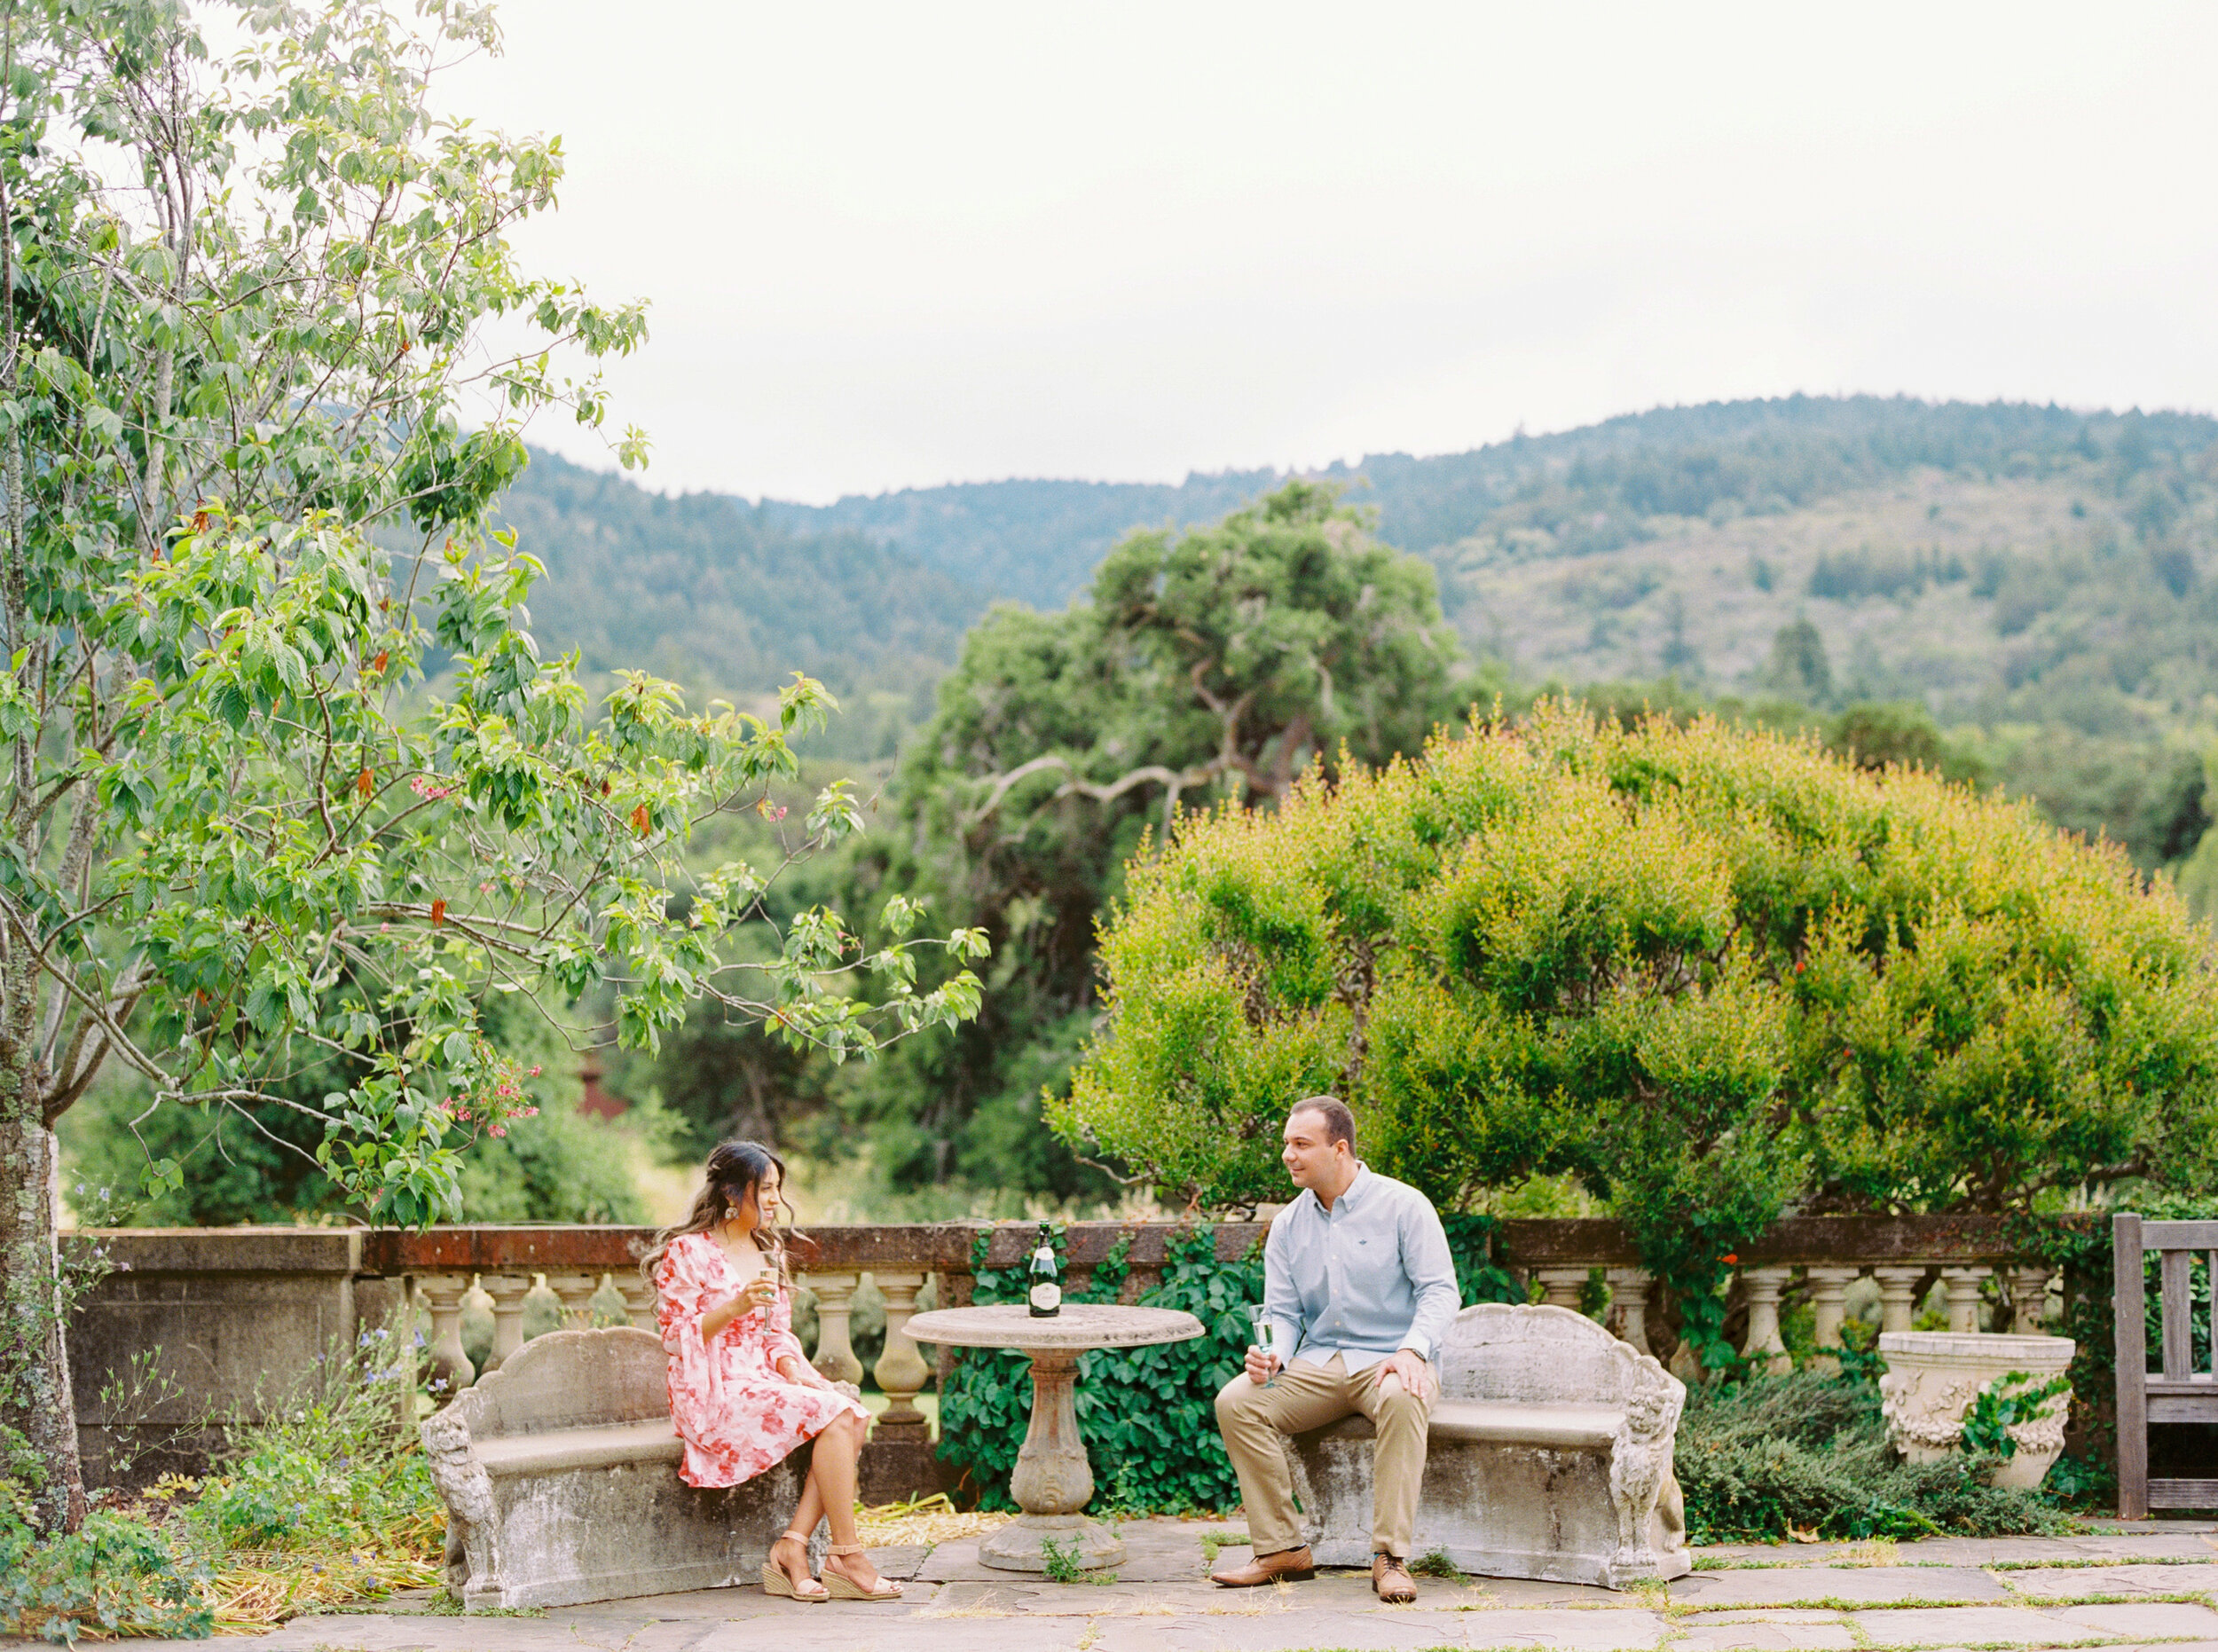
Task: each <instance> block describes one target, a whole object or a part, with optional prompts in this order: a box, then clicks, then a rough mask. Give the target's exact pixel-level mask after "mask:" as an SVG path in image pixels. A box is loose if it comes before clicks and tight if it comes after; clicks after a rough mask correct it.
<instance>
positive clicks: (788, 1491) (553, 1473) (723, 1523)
mask: <svg viewBox="0 0 2218 1652" xmlns="http://www.w3.org/2000/svg"><path fill="white" fill-rule="evenodd" d="M843 1386H844V1385H843ZM420 1432H421V1436H422V1439H423V1444H424V1451H425V1453H426V1455H427V1456H428V1457H429V1460H430V1467H431V1478H432V1483H434V1484H435V1485H436V1486H437V1488H438V1491H439V1496H440V1498H441V1499H443V1500H444V1502H445V1504H446V1509H447V1538H446V1583H447V1589H448V1592H449V1593H452V1595H453V1596H454V1597H455V1599H456V1600H458V1601H460V1602H461V1603H462V1607H463V1609H464V1610H465V1611H472V1610H484V1609H487V1608H492V1607H520V1606H571V1605H576V1604H578V1603H580V1602H582V1601H614V1600H624V1599H627V1598H629V1597H632V1596H634V1595H644V1594H667V1593H677V1592H680V1591H684V1590H690V1589H711V1588H716V1587H719V1586H721V1585H726V1584H730V1583H735V1582H752V1581H754V1579H755V1577H757V1576H758V1575H759V1570H760V1568H761V1565H762V1562H763V1560H764V1559H765V1557H767V1555H768V1554H769V1552H770V1545H771V1543H772V1542H774V1541H775V1539H776V1538H777V1536H778V1534H779V1533H780V1532H781V1531H783V1530H784V1529H785V1520H786V1517H787V1515H788V1514H790V1512H791V1511H792V1508H793V1506H794V1505H795V1503H796V1502H797V1501H798V1499H799V1496H800V1490H801V1483H802V1479H803V1477H804V1476H806V1474H807V1472H808V1460H809V1455H808V1454H809V1448H808V1447H807V1446H806V1445H804V1446H802V1447H801V1448H800V1449H799V1450H798V1451H795V1452H794V1453H793V1455H792V1456H790V1457H789V1458H787V1459H785V1460H784V1461H783V1462H782V1463H779V1464H777V1465H776V1466H775V1467H772V1468H771V1469H769V1470H768V1471H767V1472H766V1473H764V1474H762V1475H758V1476H756V1478H754V1479H752V1480H751V1481H748V1482H747V1483H745V1484H743V1485H738V1486H733V1487H731V1488H729V1489H728V1490H724V1491H703V1490H701V1489H699V1488H696V1487H694V1486H689V1485H688V1484H686V1483H685V1482H684V1481H682V1480H680V1478H679V1477H678V1464H679V1462H680V1458H681V1455H682V1452H683V1449H684V1448H683V1444H682V1443H681V1442H680V1440H679V1438H678V1433H677V1429H676V1428H675V1427H673V1426H672V1422H671V1420H670V1396H669V1388H668V1364H667V1360H666V1357H665V1355H664V1353H663V1347H662V1343H661V1341H659V1340H658V1339H657V1337H656V1336H655V1335H654V1334H653V1333H651V1332H647V1331H641V1330H638V1329H635V1328H634V1327H633V1326H617V1327H616V1328H614V1329H611V1330H602V1331H556V1332H553V1333H549V1334H548V1335H546V1336H541V1337H537V1338H535V1339H533V1340H532V1341H530V1342H527V1343H525V1344H524V1345H523V1348H522V1349H519V1350H518V1351H517V1352H516V1353H515V1354H513V1355H511V1356H510V1357H508V1359H507V1362H506V1363H505V1364H503V1365H501V1366H500V1367H499V1369H498V1370H496V1371H494V1372H492V1373H489V1374H488V1375H487V1376H485V1377H484V1379H482V1380H481V1381H479V1382H477V1383H476V1385H475V1386H474V1387H472V1388H467V1389H465V1390H464V1391H463V1392H462V1393H461V1394H460V1395H458V1396H456V1397H455V1398H454V1400H453V1401H452V1403H451V1404H448V1405H447V1406H445V1407H444V1409H443V1410H440V1411H438V1412H435V1413H433V1414H432V1415H431V1416H429V1417H428V1418H426V1419H425V1420H423V1422H422V1423H421V1425H420ZM820 1541H821V1539H820Z"/></svg>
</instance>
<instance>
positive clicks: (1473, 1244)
mask: <svg viewBox="0 0 2218 1652" xmlns="http://www.w3.org/2000/svg"><path fill="white" fill-rule="evenodd" d="M1440 1224H1441V1226H1442V1227H1443V1228H1445V1229H1447V1231H1448V1251H1449V1254H1450V1255H1452V1256H1453V1257H1454V1258H1455V1259H1456V1291H1457V1294H1459V1295H1460V1296H1461V1297H1462V1299H1463V1305H1464V1306H1465V1307H1466V1308H1468V1307H1470V1306H1472V1304H1474V1303H1475V1302H1523V1301H1525V1299H1526V1293H1525V1287H1524V1286H1522V1285H1520V1284H1519V1283H1518V1282H1517V1276H1516V1275H1515V1274H1514V1273H1512V1272H1511V1271H1510V1270H1508V1269H1507V1268H1506V1267H1505V1266H1503V1259H1504V1256H1505V1254H1506V1247H1505V1246H1504V1242H1503V1229H1502V1219H1501V1218H1500V1217H1499V1216H1489V1215H1476V1214H1475V1213H1473V1212H1471V1211H1467V1210H1451V1211H1449V1212H1447V1213H1446V1214H1444V1215H1442V1217H1441V1218H1440Z"/></svg>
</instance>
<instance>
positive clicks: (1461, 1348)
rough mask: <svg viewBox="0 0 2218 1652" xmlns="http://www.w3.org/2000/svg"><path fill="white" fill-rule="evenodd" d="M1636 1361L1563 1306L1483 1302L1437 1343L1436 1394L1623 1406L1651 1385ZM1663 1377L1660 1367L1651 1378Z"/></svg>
mask: <svg viewBox="0 0 2218 1652" xmlns="http://www.w3.org/2000/svg"><path fill="white" fill-rule="evenodd" d="M1641 1358H1642V1356H1640V1354H1638V1353H1637V1352H1635V1350H1634V1349H1632V1346H1631V1345H1630V1344H1628V1343H1625V1342H1621V1341H1618V1340H1617V1339H1616V1337H1614V1336H1612V1335H1611V1334H1610V1333H1608V1331H1607V1330H1605V1329H1604V1328H1603V1327H1602V1326H1599V1325H1597V1324H1595V1323H1594V1321H1593V1320H1592V1319H1589V1318H1586V1317H1585V1315H1584V1314H1577V1313H1573V1312H1572V1311H1571V1310H1569V1309H1568V1308H1549V1307H1524V1306H1519V1305H1514V1304H1511V1303H1507V1302H1481V1303H1479V1304H1478V1305H1477V1306H1476V1307H1473V1308H1467V1309H1465V1310H1463V1311H1462V1312H1461V1313H1459V1314H1458V1315H1457V1316H1456V1318H1455V1323H1454V1324H1453V1325H1451V1326H1449V1328H1448V1334H1447V1336H1446V1337H1445V1338H1443V1341H1442V1343H1441V1349H1440V1358H1439V1363H1440V1390H1441V1394H1442V1396H1443V1398H1447V1399H1459V1400H1523V1401H1526V1402H1528V1403H1530V1404H1599V1405H1623V1404H1626V1403H1627V1402H1628V1401H1630V1400H1631V1399H1632V1396H1633V1394H1634V1393H1635V1391H1636V1390H1638V1389H1639V1388H1643V1387H1646V1386H1648V1382H1644V1381H1642V1378H1643V1374H1644V1373H1642V1371H1641V1369H1640V1361H1641ZM1648 1364H1649V1365H1651V1366H1653V1365H1655V1364H1656V1362H1655V1361H1654V1360H1653V1359H1650V1360H1649V1361H1648ZM1664 1374H1665V1373H1664V1372H1663V1371H1662V1370H1661V1368H1658V1369H1656V1371H1655V1373H1653V1375H1652V1376H1650V1377H1649V1379H1648V1381H1649V1382H1652V1381H1654V1378H1655V1377H1661V1376H1664ZM1666 1380H1668V1379H1666Z"/></svg>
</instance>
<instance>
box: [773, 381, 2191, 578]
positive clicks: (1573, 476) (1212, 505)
mask: <svg viewBox="0 0 2218 1652" xmlns="http://www.w3.org/2000/svg"><path fill="white" fill-rule="evenodd" d="M2214 443H2218V421H2214V420H2212V419H2210V418H2207V417H2205V416H2203V415H2201V414H2194V413H2150V414H2141V413H2124V414H2114V413H2091V414H2090V413H2078V412H2074V411H2073V410H2072V409H2070V408H2064V407H2057V406H2045V407H2042V406H2034V405H2029V404H2025V403H2004V402H1994V403H1987V404H1984V405H1975V404H1971V403H1966V402H1942V403H1933V402H1922V401H1915V400H1912V399H1910V398H1908V397H1876V396H1852V397H1812V396H1789V397H1781V398H1778V399H1775V400H1769V401H1740V402H1712V403H1709V404H1707V405H1703V406H1699V407H1660V408H1656V409H1654V410H1653V411H1651V412H1648V413H1628V414H1626V415H1624V417H1622V418H1617V419H1610V420H1606V421H1603V422H1602V423H1601V424H1594V425H1588V426H1585V428H1583V429H1577V430H1569V431H1565V432H1563V433H1561V434H1560V435H1555V436H1542V437H1525V436H1519V437H1513V438H1512V439H1511V440H1509V441H1506V442H1498V443H1495V444H1492V445H1490V446H1487V447H1482V448H1476V449H1475V450H1473V451H1472V452H1467V453H1450V454H1442V455H1438V456H1435V457H1432V458H1424V459H1419V458H1413V457H1412V456H1411V455H1409V454H1407V453H1373V454H1370V455H1368V456H1366V457H1365V458H1364V459H1363V460H1360V461H1358V462H1357V463H1355V464H1352V465H1350V464H1336V465H1333V466H1332V467H1331V468H1329V469H1327V470H1325V471H1324V472H1322V473H1321V475H1322V476H1324V477H1325V478H1326V479H1329V480H1336V481H1342V482H1346V483H1348V484H1350V488H1351V494H1350V497H1351V499H1352V500H1353V501H1354V502H1356V503H1358V504H1365V505H1369V506H1371V507H1373V508H1374V509H1375V510H1376V511H1377V513H1378V518H1379V537H1380V539H1384V540H1385V541H1386V542H1387V543H1388V544H1389V545H1395V546H1398V547H1401V548H1402V549H1404V550H1409V551H1417V552H1420V553H1421V552H1429V551H1433V550H1435V549H1436V548H1437V547H1444V546H1448V545H1452V544H1454V543H1455V542H1457V541H1459V540H1461V539H1467V538H1469V537H1470V536H1472V535H1474V534H1477V533H1481V532H1488V531H1502V530H1504V529H1514V528H1523V529H1526V530H1529V531H1536V530H1537V531H1539V532H1542V533H1545V534H1546V535H1547V536H1548V537H1549V539H1550V540H1551V541H1552V548H1553V549H1555V550H1558V551H1560V552H1562V553H1566V554H1570V555H1577V554H1580V553H1583V552H1593V551H1602V550H1612V549H1615V548H1616V547H1619V546H1623V545H1625V544H1628V543H1631V542H1632V541H1633V540H1635V539H1639V538H1640V537H1642V535H1643V534H1644V533H1645V532H1646V531H1647V530H1646V527H1645V525H1644V524H1645V523H1646V522H1647V520H1648V518H1650V517H1654V516H1658V515H1669V516H1711V515H1715V514H1716V513H1718V512H1719V511H1721V510H1722V511H1727V512H1731V513H1734V514H1753V513H1763V512H1779V511H1786V510H1791V509H1795V508H1797V507H1801V506H1805V505H1807V504H1809V503H1811V502H1812V501H1813V500H1819V499H1822V498H1824V497H1826V496H1828V495H1829V494H1834V493H1839V492H1846V491H1849V490H1852V489H1854V488H1859V487H1868V486H1871V485H1874V484H1877V483H1881V482H1884V481H1886V480H1888V479H1890V478H1892V477H1895V476H1900V475H1901V474H1903V473H1904V472H1906V471H1907V470H1910V469H1912V468H1916V467H1919V466H1933V467H1937V468H1941V469H1946V470H1962V469H1969V470H1971V471H1974V472H1978V473H1979V474H1982V475H1986V476H2004V475H2010V474H2022V473H2032V472H2038V471H2040V470H2041V469H2042V468H2045V467H2048V466H2051V465H2057V464H2062V463H2065V462H2070V461H2072V460H2085V459H2088V458H2093V457H2097V456H2111V455H2114V456H2116V457H2117V458H2118V459H2119V460H2120V461H2121V462H2123V463H2125V464H2127V465H2128V466H2130V467H2132V468H2135V470H2138V469H2141V468H2147V467H2149V466H2151V465H2152V464H2158V465H2160V464H2162V463H2163V462H2165V461H2167V460H2171V461H2174V462H2176V461H2177V460H2180V459H2181V458H2183V457H2184V456H2187V455H2190V454H2198V453H2201V452H2204V451H2206V450H2207V449H2209V448H2210V447H2211V446H2212V444H2214ZM1277 480H1278V475H1277V473H1274V472H1271V471H1268V470H1260V471H1247V472H1241V471H1227V472H1222V473H1219V474H1217V475H1214V476H1199V475H1197V476H1189V477H1187V479H1186V480H1185V481H1184V483H1183V484H1179V485H1178V486H1176V487H1171V486H1168V485H1154V484H1115V483H1100V482H1040V481H1033V482H985V483H964V484H954V485H950V486H947V487H936V488H909V489H904V490H902V491H901V492H893V493H882V494H875V495H870V496H868V497H865V496H862V495H853V496H850V497H849V498H846V499H843V500H839V501H838V503H836V504H832V505H825V506H806V505H792V504H787V503H784V502H782V501H779V500H765V501H763V503H762V504H761V505H760V506H759V507H757V510H756V513H755V514H756V515H757V517H758V519H759V520H761V521H763V522H765V523H775V524H776V525H778V526H781V527H783V528H786V529H789V530H790V531H797V532H819V533H821V532H828V531H837V530H851V531H855V532H859V533H863V534H867V535H869V536H870V537H871V538H873V539H878V540H880V541H882V542H883V543H885V544H887V545H891V546H893V547H898V548H900V549H901V550H903V551H906V552H908V554H909V555H913V556H915V557H916V558H918V559H919V560H921V561H923V562H928V563H930V564H931V565H932V566H933V567H935V568H938V569H940V570H941V571H943V572H945V573H948V574H949V575H951V576H953V577H954V578H957V579H960V580H962V581H963V582H964V583H966V584H968V585H971V586H977V587H978V588H979V589H981V590H984V591H987V592H989V593H991V594H994V595H996V596H1013V597H1016V598H1018V599H1019V600H1020V601H1023V602H1030V603H1031V604H1033V605H1034V606H1035V607H1040V608H1059V607H1061V606H1062V605H1063V603H1065V602H1067V601H1068V600H1069V599H1070V597H1071V595H1072V594H1074V592H1076V591H1077V590H1078V589H1079V588H1080V587H1081V586H1082V585H1084V583H1085V581H1086V579H1087V578H1088V577H1089V575H1090V574H1091V573H1092V571H1093V569H1094V566H1095V564H1096V563H1097V562H1099V561H1100V560H1101V558H1102V556H1103V555H1105V554H1106V552H1107V551H1108V548H1109V547H1110V546H1111V545H1112V544H1113V543H1114V542H1115V540H1116V539H1117V538H1118V536H1119V535H1121V533H1123V532H1124V531H1126V530H1128V529H1129V528H1131V527H1134V526H1138V525H1150V526H1152V525H1158V524H1161V523H1199V522H1207V521H1214V520H1215V518H1216V517H1218V516H1220V515H1223V513H1224V512H1226V511H1228V510H1231V509H1233V508H1234V507H1237V506H1239V505H1240V504H1241V503H1243V502H1245V501H1246V500H1249V499H1253V498H1255V496H1256V495H1258V494H1260V493H1262V492H1264V491H1265V490H1266V489H1268V488H1270V486H1271V485H1273V484H1274V483H1275V482H1276V481H1277ZM2159 508H2161V507H2159Z"/></svg>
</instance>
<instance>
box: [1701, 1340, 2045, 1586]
mask: <svg viewBox="0 0 2218 1652" xmlns="http://www.w3.org/2000/svg"><path fill="white" fill-rule="evenodd" d="M1874 1377H1875V1373H1874V1369H1873V1367H1872V1366H1871V1365H1863V1366H1861V1367H1860V1368H1859V1367H1856V1366H1852V1368H1851V1370H1850V1372H1848V1373H1844V1374H1842V1375H1839V1376H1834V1375H1831V1374H1829V1373H1824V1372H1821V1371H1816V1370H1804V1371H1797V1372H1795V1373H1791V1374H1790V1375H1785V1376H1776V1377H1752V1378H1750V1379H1749V1380H1748V1381H1744V1382H1726V1383H1717V1384H1697V1385H1696V1386H1695V1388H1693V1389H1691V1390H1690V1391H1689V1393H1688V1395H1687V1411H1686V1413H1685V1415H1684V1416H1683V1417H1682V1418H1681V1419H1680V1421H1679V1450H1678V1452H1677V1455H1676V1457H1675V1458H1674V1459H1673V1461H1674V1467H1676V1469H1677V1471H1678V1475H1679V1491H1680V1493H1681V1494H1682V1495H1683V1496H1684V1497H1685V1499H1686V1500H1687V1537H1688V1538H1689V1540H1690V1541H1692V1542H1694V1543H1696V1544H1707V1543H1745V1542H1766V1541H1771V1542H1776V1541H1781V1540H1785V1539H1789V1538H1923V1537H1930V1536H1933V1535H1935V1534H1938V1533H1943V1532H1946V1533H1948V1534H1950V1535H1953V1536H1961V1537H2001V1536H2004V1535H2016V1534H2024V1533H2029V1532H2034V1533H2040V1532H2063V1531H2068V1530H2073V1529H2074V1522H2073V1521H2072V1516H2071V1515H2070V1514H2067V1513H2065V1511H2064V1510H2063V1509H2062V1508H2060V1507H2058V1506H2057V1504H2056V1502H2055V1501H2053V1500H2051V1499H2049V1497H2047V1496H2044V1495H2043V1494H2041V1493H2040V1492H2035V1491H2006V1490H2003V1489H2002V1488H1999V1487H1995V1486H1990V1485H1988V1484H1986V1483H1985V1476H1986V1474H1987V1472H1988V1471H1990V1470H1991V1469H1993V1468H1994V1467H1995V1466H1996V1465H1997V1464H1998V1463H1999V1462H2000V1461H2001V1457H2000V1456H1999V1455H1998V1454H1996V1453H1994V1452H1993V1451H1973V1452H1967V1453H1965V1454H1964V1455H1962V1456H1960V1457H1957V1458H1955V1459H1945V1460H1943V1461H1939V1462H1933V1463H1907V1462H1904V1461H1902V1460H1900V1459H1898V1458H1897V1457H1896V1456H1895V1454H1894V1451H1893V1450H1892V1447H1890V1446H1889V1445H1888V1444H1887V1428H1886V1424H1885V1423H1884V1421H1883V1420H1881V1418H1880V1414H1879V1388H1878V1384H1877V1382H1876V1381H1875V1380H1874Z"/></svg>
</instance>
